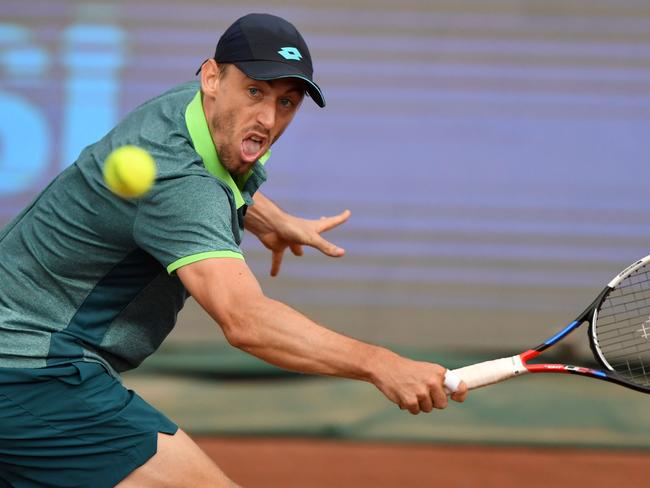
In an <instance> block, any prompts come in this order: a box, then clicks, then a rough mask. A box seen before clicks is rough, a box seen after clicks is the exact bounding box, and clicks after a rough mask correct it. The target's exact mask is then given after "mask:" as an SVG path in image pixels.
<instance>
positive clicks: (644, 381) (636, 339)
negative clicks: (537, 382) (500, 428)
mask: <svg viewBox="0 0 650 488" xmlns="http://www.w3.org/2000/svg"><path fill="white" fill-rule="evenodd" d="M649 264H650V256H646V257H644V258H643V259H640V260H639V261H637V262H636V263H634V264H632V265H630V266H628V267H627V268H625V269H624V270H623V271H621V273H619V274H618V275H617V276H616V277H615V278H614V279H613V280H612V281H610V282H609V283H608V284H607V286H606V287H605V289H604V290H603V291H601V292H600V294H599V295H598V296H597V297H596V299H595V300H594V301H593V302H592V303H591V305H589V307H587V309H586V310H585V311H584V312H582V313H581V314H580V315H578V317H577V318H576V319H575V320H574V321H573V322H571V323H570V324H569V325H567V326H566V327H565V328H564V329H563V330H561V331H560V332H558V333H557V334H555V335H554V336H552V337H550V338H549V339H547V340H546V341H544V342H542V343H541V344H540V345H539V346H537V347H536V348H534V349H529V350H527V351H524V352H522V353H521V354H518V355H516V356H512V357H507V358H501V359H495V360H493V361H485V362H483V363H477V364H472V365H470V366H466V367H464V368H459V369H455V370H448V371H447V375H446V376H445V388H446V389H447V391H449V392H454V391H456V389H457V388H458V384H459V383H460V380H462V381H464V382H465V384H466V385H467V387H468V388H469V389H470V390H472V389H475V388H480V387H482V386H486V385H491V384H493V383H499V382H501V381H505V380H507V379H509V378H512V377H514V376H521V375H523V374H527V373H569V374H576V375H580V376H587V377H590V378H596V379H599V380H604V381H609V382H611V383H616V384H617V385H621V386H625V387H627V388H632V389H633V390H637V391H641V392H643V393H650V269H649V268H648V265H649ZM585 322H588V323H589V328H588V334H587V335H588V337H589V345H590V346H591V350H592V352H593V354H594V357H595V358H596V360H597V361H598V363H599V364H600V365H601V366H602V368H603V369H592V368H587V367H582V366H571V365H568V364H530V363H529V361H530V360H532V359H535V358H536V357H538V356H539V355H540V354H542V353H543V352H544V351H545V350H547V349H548V348H550V347H552V346H554V345H555V344H557V343H558V342H560V341H561V340H562V339H564V338H565V337H566V336H568V335H569V334H570V333H571V332H573V331H574V330H576V329H577V328H578V327H580V326H581V325H582V324H584V323H585Z"/></svg>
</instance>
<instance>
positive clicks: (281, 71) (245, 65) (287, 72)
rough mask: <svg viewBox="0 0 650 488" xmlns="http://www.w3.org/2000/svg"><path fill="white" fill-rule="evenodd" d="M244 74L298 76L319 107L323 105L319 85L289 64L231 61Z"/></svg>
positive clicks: (264, 77)
mask: <svg viewBox="0 0 650 488" xmlns="http://www.w3.org/2000/svg"><path fill="white" fill-rule="evenodd" d="M233 64H234V65H235V66H237V67H238V68H239V69H240V70H241V71H243V72H244V74H245V75H246V76H248V77H249V78H252V79H254V80H262V81H267V80H277V79H280V78H298V79H301V80H302V81H304V82H305V89H306V91H307V93H308V94H309V96H310V97H311V98H312V99H313V100H314V102H316V105H318V106H319V107H324V106H325V97H324V96H323V91H322V90H321V89H320V87H319V86H318V85H317V84H316V83H314V81H313V80H310V79H309V78H308V77H307V76H306V75H305V73H303V72H302V71H300V70H299V69H298V68H294V67H293V66H291V65H290V64H286V63H279V62H277V61H237V62H234V63H233Z"/></svg>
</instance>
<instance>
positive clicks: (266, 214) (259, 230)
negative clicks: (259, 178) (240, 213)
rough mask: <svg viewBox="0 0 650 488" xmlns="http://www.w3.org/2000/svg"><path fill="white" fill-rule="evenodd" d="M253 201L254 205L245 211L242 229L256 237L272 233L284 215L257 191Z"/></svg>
mask: <svg viewBox="0 0 650 488" xmlns="http://www.w3.org/2000/svg"><path fill="white" fill-rule="evenodd" d="M253 201H254V202H255V204H254V205H252V206H250V207H249V208H248V210H247V211H246V218H245V219H244V228H245V229H246V230H247V231H249V232H252V233H253V234H255V235H258V236H259V235H260V234H264V233H268V232H273V231H274V229H275V225H276V223H277V221H278V220H279V219H282V218H283V217H285V216H286V213H285V212H284V211H283V210H282V209H281V208H280V207H278V206H277V205H276V204H275V203H273V202H272V201H271V200H270V199H268V198H267V197H266V196H264V195H263V194H262V193H261V192H259V191H258V192H256V193H255V196H254V197H253Z"/></svg>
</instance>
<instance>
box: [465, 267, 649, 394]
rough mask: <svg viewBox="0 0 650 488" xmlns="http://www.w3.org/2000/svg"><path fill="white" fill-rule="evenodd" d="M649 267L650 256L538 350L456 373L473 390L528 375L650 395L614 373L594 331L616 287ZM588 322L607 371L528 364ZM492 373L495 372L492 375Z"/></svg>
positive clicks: (613, 282) (596, 351)
mask: <svg viewBox="0 0 650 488" xmlns="http://www.w3.org/2000/svg"><path fill="white" fill-rule="evenodd" d="M647 264H650V255H649V256H646V257H644V258H642V259H639V260H638V261H636V262H635V263H633V264H631V265H630V266H628V267H627V268H625V269H624V270H623V271H621V272H620V273H619V274H618V275H616V277H614V279H612V280H611V281H610V282H609V283H608V284H607V286H606V287H605V288H604V289H603V290H602V291H601V292H600V293H599V294H598V296H597V297H596V298H595V299H594V301H593V302H591V304H590V305H589V306H588V307H587V308H586V309H585V310H584V311H583V312H582V313H581V314H580V315H578V317H577V318H576V319H575V320H574V321H573V322H571V323H570V324H569V325H567V326H566V327H565V328H564V329H562V330H561V331H559V332H558V333H557V334H555V335H553V336H551V337H550V338H549V339H547V340H546V341H544V342H542V343H541V344H540V345H538V346H537V347H535V348H533V349H529V350H527V351H524V352H522V353H521V354H518V355H516V356H512V357H509V358H502V359H496V360H492V361H486V362H484V363H478V364H473V365H470V366H466V367H464V368H459V369H456V370H454V373H456V374H457V375H458V376H459V377H460V378H461V379H463V381H465V382H466V384H467V386H468V387H469V388H470V389H474V388H480V387H482V386H487V385H489V384H493V383H498V382H501V381H504V380H506V379H508V378H511V377H513V376H520V375H522V374H525V373H566V374H576V375H580V376H587V377H592V378H597V379H601V380H604V381H608V382H610V383H615V384H618V385H621V386H625V387H627V388H631V389H633V390H636V391H640V392H643V393H650V387H645V386H641V385H638V384H635V383H632V382H630V381H628V380H627V379H625V378H624V377H622V376H621V375H619V374H617V373H616V372H615V371H614V369H613V368H612V366H611V365H610V364H609V363H608V362H607V360H606V359H605V357H604V355H603V353H602V351H601V350H600V347H599V345H598V339H597V337H596V330H595V327H594V324H596V323H597V318H598V312H599V310H600V306H601V305H602V303H603V302H604V301H605V299H606V298H607V296H608V295H609V294H610V293H611V291H612V290H614V289H615V288H616V286H617V285H618V284H619V283H620V282H621V281H623V280H624V279H625V278H626V277H628V276H629V275H630V274H632V273H633V272H634V271H636V270H637V269H639V268H641V267H642V266H645V265H647ZM584 322H589V328H588V334H587V335H588V337H589V346H590V348H591V350H592V353H593V354H594V357H595V358H596V360H597V361H598V363H599V364H600V365H601V366H602V367H603V368H605V370H599V369H593V368H588V367H584V366H574V365H570V364H558V363H555V364H554V363H537V364H530V363H529V362H528V361H530V360H532V359H535V358H536V357H537V356H539V355H540V354H541V353H542V352H544V351H545V350H546V349H548V348H550V347H552V346H554V345H555V344H557V343H558V342H559V341H561V340H562V339H564V338H565V337H566V336H568V335H569V334H571V333H572V332H573V331H574V330H576V329H577V328H579V327H580V326H581V325H582V324H583V323H584ZM490 370H492V371H491V372H490ZM488 372H489V373H488Z"/></svg>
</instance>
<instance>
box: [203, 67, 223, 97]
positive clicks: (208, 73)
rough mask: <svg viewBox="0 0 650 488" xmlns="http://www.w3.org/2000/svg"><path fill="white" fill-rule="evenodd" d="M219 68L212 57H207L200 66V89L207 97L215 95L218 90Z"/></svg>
mask: <svg viewBox="0 0 650 488" xmlns="http://www.w3.org/2000/svg"><path fill="white" fill-rule="evenodd" d="M219 80H220V78H219V68H218V66H217V62H216V61H215V60H214V59H208V60H207V61H206V62H205V63H203V66H201V90H202V91H203V94H204V95H207V96H208V97H211V98H213V97H215V96H216V95H217V93H218V92H219Z"/></svg>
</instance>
